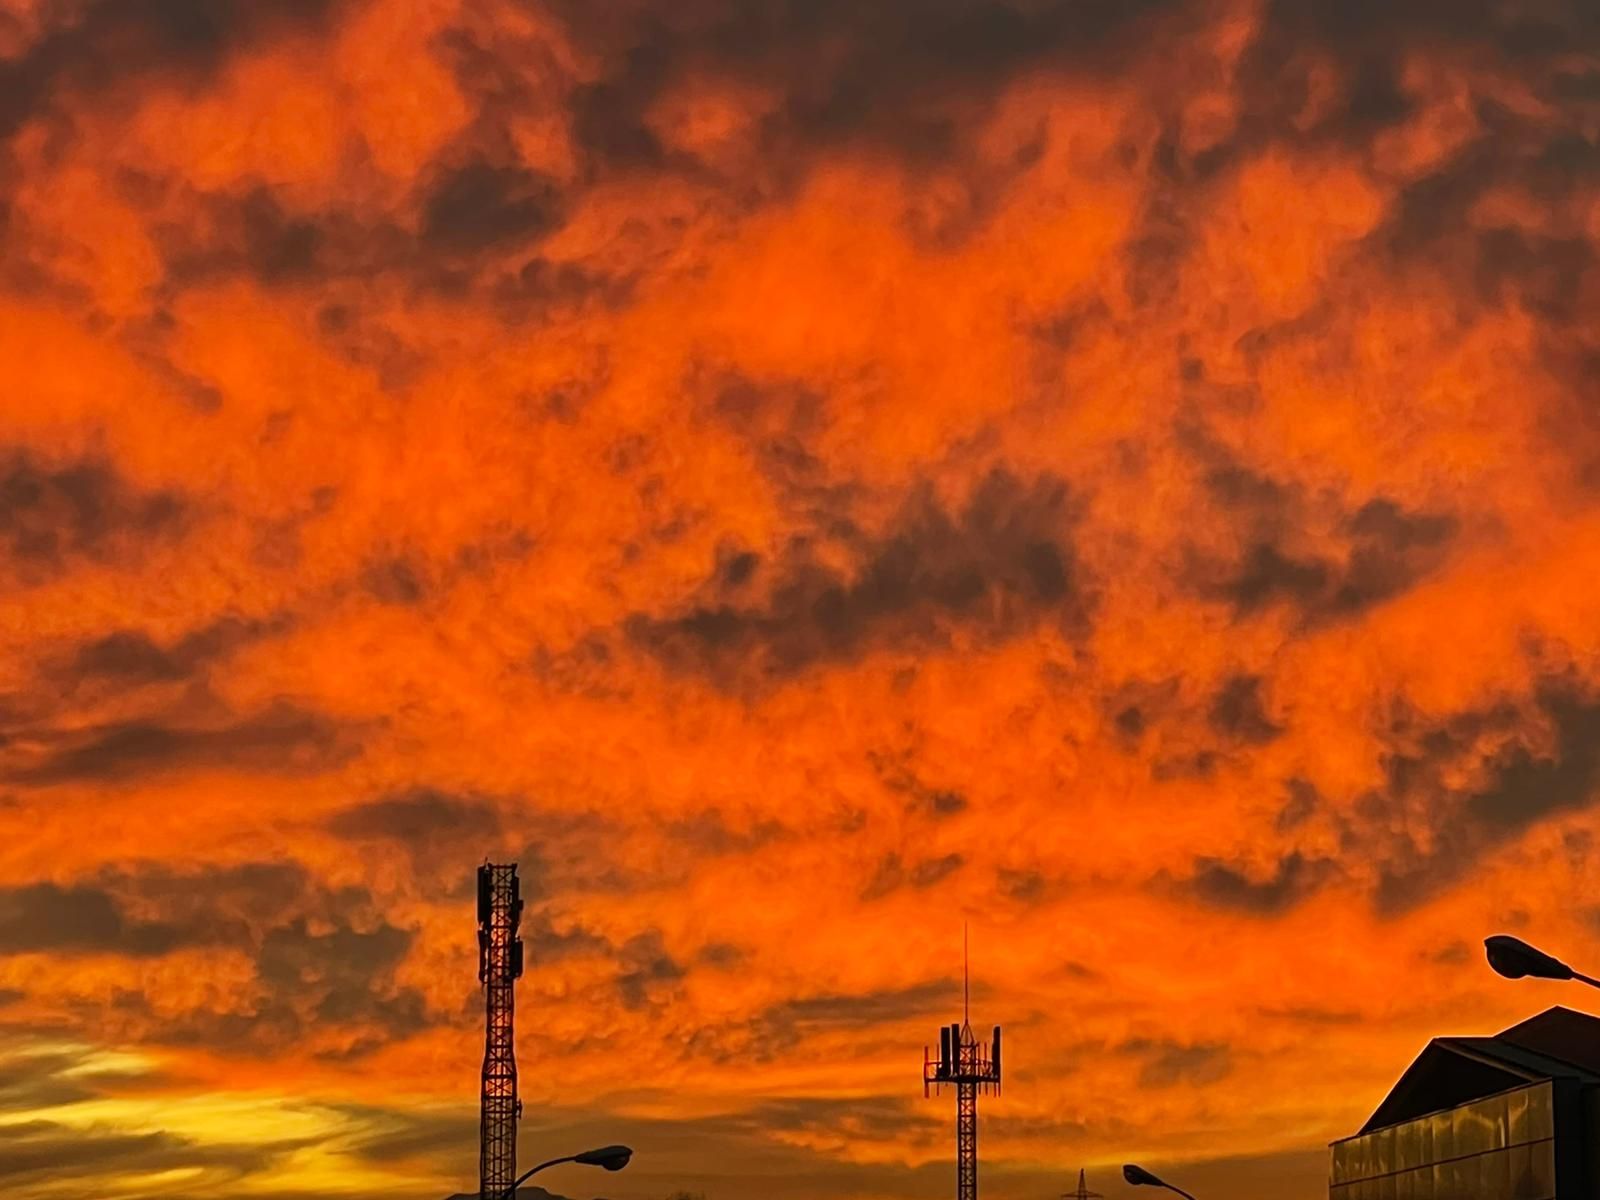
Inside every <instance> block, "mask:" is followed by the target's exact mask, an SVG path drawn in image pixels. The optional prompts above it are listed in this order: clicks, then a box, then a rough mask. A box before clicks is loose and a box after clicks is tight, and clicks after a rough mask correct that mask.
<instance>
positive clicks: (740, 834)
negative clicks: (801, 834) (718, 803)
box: [666, 808, 789, 856]
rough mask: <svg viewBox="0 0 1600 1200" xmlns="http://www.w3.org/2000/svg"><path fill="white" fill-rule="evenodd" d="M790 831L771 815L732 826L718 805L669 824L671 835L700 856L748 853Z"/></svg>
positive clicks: (667, 828) (668, 832) (669, 834)
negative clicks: (737, 826)
mask: <svg viewBox="0 0 1600 1200" xmlns="http://www.w3.org/2000/svg"><path fill="white" fill-rule="evenodd" d="M788 833H789V830H788V828H787V827H786V826H785V825H784V824H783V822H781V821H778V820H776V819H773V818H770V817H769V818H765V819H762V820H758V821H754V822H751V823H750V824H748V825H747V826H745V827H743V828H733V827H730V826H729V825H728V823H727V821H726V819H725V818H724V817H723V815H722V811H721V810H720V809H716V808H711V809H706V810H704V811H702V812H698V813H696V814H694V815H693V816H691V817H685V818H683V819H682V820H677V821H672V822H669V823H668V824H667V826H666V834H667V836H668V837H670V838H672V839H673V840H674V841H676V842H682V843H684V845H685V846H686V847H687V848H688V849H690V850H691V851H693V852H694V853H695V854H696V855H700V856H708V855H717V854H748V853H749V852H750V851H752V850H756V849H759V848H760V847H762V846H765V845H767V844H769V843H771V842H773V841H776V840H778V839H779V838H782V837H785V836H787V834H788Z"/></svg>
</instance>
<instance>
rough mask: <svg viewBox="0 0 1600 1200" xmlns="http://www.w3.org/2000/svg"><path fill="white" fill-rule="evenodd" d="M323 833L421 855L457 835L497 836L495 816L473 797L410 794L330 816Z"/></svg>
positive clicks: (423, 791) (424, 791) (422, 792)
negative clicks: (399, 846)
mask: <svg viewBox="0 0 1600 1200" xmlns="http://www.w3.org/2000/svg"><path fill="white" fill-rule="evenodd" d="M327 828H328V831H329V832H330V833H333V834H335V835H337V836H338V837H342V838H350V839H352V840H355V841H369V840H372V841H375V840H392V841H397V842H404V843H406V844H408V845H410V846H413V847H415V848H416V849H418V850H426V849H427V848H428V847H429V846H431V845H436V844H437V843H438V842H439V841H440V840H446V841H449V840H454V839H455V838H458V837H460V836H462V835H463V834H467V835H470V836H472V837H475V838H478V839H480V840H484V841H492V840H493V839H494V837H495V836H496V835H497V834H498V832H499V830H500V815H499V813H498V812H497V811H496V810H495V808H494V807H493V806H492V805H491V804H489V802H488V801H487V800H484V799H481V798H479V797H474V796H458V795H455V794H453V793H450V792H443V791H439V790H437V789H435V788H413V789H411V790H409V791H404V792H398V793H395V794H393V795H388V796H384V797H381V798H380V799H377V800H372V801H369V802H367V803H365V804H358V805H356V806H355V807H353V808H347V809H344V810H342V811H341V812H338V813H335V814H334V815H333V816H332V817H330V818H329V819H328V823H327Z"/></svg>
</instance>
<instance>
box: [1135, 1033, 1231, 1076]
mask: <svg viewBox="0 0 1600 1200" xmlns="http://www.w3.org/2000/svg"><path fill="white" fill-rule="evenodd" d="M1117 1050H1118V1052H1119V1053H1122V1054H1129V1055H1132V1056H1134V1057H1136V1058H1139V1059H1142V1060H1143V1063H1142V1065H1141V1066H1140V1068H1139V1086H1140V1087H1142V1088H1169V1087H1176V1086H1177V1085H1179V1084H1187V1085H1189V1086H1191V1087H1204V1086H1205V1085H1207V1084H1212V1083H1216V1082H1217V1081H1218V1080H1220V1079H1223V1078H1225V1077H1226V1076H1228V1075H1230V1074H1231V1073H1232V1072H1233V1052H1232V1050H1231V1049H1230V1047H1228V1046H1227V1045H1226V1044H1225V1043H1222V1042H1199V1043H1195V1044H1193V1045H1185V1044H1183V1043H1180V1042H1173V1041H1168V1040H1165V1039H1159V1040H1152V1039H1148V1038H1135V1039H1132V1040H1130V1041H1127V1042H1124V1043H1123V1044H1122V1045H1120V1046H1118V1047H1117Z"/></svg>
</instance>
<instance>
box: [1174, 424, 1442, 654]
mask: <svg viewBox="0 0 1600 1200" xmlns="http://www.w3.org/2000/svg"><path fill="white" fill-rule="evenodd" d="M1182 436H1183V439H1184V441H1185V443H1186V444H1187V445H1188V446H1189V447H1190V449H1191V450H1192V451H1193V452H1194V453H1195V454H1196V455H1197V456H1198V457H1199V458H1201V459H1202V461H1204V462H1205V463H1206V464H1207V468H1206V470H1205V472H1204V474H1203V476H1202V481H1203V484H1204V487H1205V490H1206V492H1207V493H1208V494H1209V496H1210V497H1211V499H1212V501H1213V502H1214V503H1215V505H1216V506H1217V508H1218V510H1219V512H1220V514H1221V515H1222V516H1223V518H1224V519H1225V520H1226V521H1227V523H1228V525H1229V526H1231V527H1232V528H1233V529H1234V530H1235V531H1236V534H1237V541H1238V544H1239V549H1238V551H1237V552H1235V553H1233V554H1232V555H1231V556H1226V557H1224V556H1218V555H1215V554H1210V553H1207V552H1203V551H1198V550H1196V551H1194V552H1193V553H1191V555H1190V557H1189V561H1188V564H1187V568H1186V572H1185V574H1186V581H1187V583H1188V584H1189V585H1190V586H1191V587H1192V588H1194V589H1195V590H1196V591H1198V592H1199V593H1200V594H1202V595H1206V596H1209V597H1212V598H1215V599H1218V600H1222V601H1224V602H1226V603H1227V604H1228V605H1230V606H1231V607H1232V609H1233V611H1234V613H1235V615H1236V616H1238V617H1241V618H1243V617H1251V616H1255V615H1258V614H1260V613H1262V612H1265V611H1270V610H1273V609H1276V608H1279V607H1284V608H1287V609H1288V610H1289V611H1290V612H1291V613H1293V614H1295V616H1296V617H1297V620H1298V623H1299V624H1300V625H1302V626H1304V627H1314V626H1317V625H1322V624H1326V623H1328V622H1332V621H1339V620H1347V619H1350V618H1353V617H1358V616H1360V615H1361V614H1362V613H1365V612H1367V611H1368V610H1370V609H1372V608H1374V607H1376V606H1377V605H1380V604H1382V603H1384V602H1385V601H1387V600H1391V599H1393V598H1395V597H1396V596H1399V595H1401V594H1402V593H1404V592H1405V591H1406V590H1407V589H1409V588H1411V587H1413V586H1414V585H1416V584H1417V583H1418V582H1420V581H1421V580H1422V579H1424V578H1426V577H1427V576H1428V575H1430V574H1432V573H1434V572H1436V571H1437V570H1439V569H1440V567H1441V566H1442V565H1443V563H1444V561H1445V558H1446V555H1447V553H1448V551H1449V549H1450V544H1451V542H1452V540H1453V539H1454V537H1455V535H1456V532H1457V528H1458V522H1457V520H1456V518H1455V517H1453V516H1451V515H1449V514H1444V513H1429V512H1411V511H1407V510H1406V509H1404V508H1403V507H1402V506H1401V505H1399V504H1398V503H1396V502H1395V501H1394V500H1392V499H1390V498H1389V497H1385V496H1378V497H1374V498H1372V499H1370V500H1368V501H1366V502H1365V503H1363V504H1362V505H1361V506H1360V507H1359V508H1356V509H1354V510H1350V509H1346V508H1343V507H1341V506H1340V505H1339V504H1338V503H1337V502H1336V501H1334V500H1333V499H1332V498H1330V497H1326V496H1311V495H1307V494H1306V493H1305V492H1304V491H1303V490H1302V489H1300V488H1299V487H1298V486H1296V485H1291V484H1286V483H1282V482H1280V481H1278V480H1275V479H1272V478H1270V477H1269V476H1266V475H1263V474H1261V473H1259V472H1256V471H1254V470H1251V469H1249V468H1247V467H1245V466H1243V465H1241V464H1239V463H1238V462H1236V461H1234V460H1233V459H1232V457H1231V455H1230V453H1229V452H1228V451H1227V450H1226V449H1225V448H1223V447H1221V446H1220V445H1218V444H1217V443H1216V442H1215V441H1213V440H1212V439H1211V437H1210V435H1209V434H1207V433H1206V432H1205V431H1203V430H1200V429H1197V428H1186V429H1185V430H1184V431H1183V435H1182ZM1318 531H1322V532H1324V533H1325V534H1331V535H1332V540H1333V541H1334V542H1335V548H1334V549H1333V550H1332V551H1331V552H1330V550H1329V549H1327V548H1326V546H1325V545H1324V544H1323V543H1324V539H1323V538H1319V537H1318V536H1316V535H1317V533H1318ZM1313 547H1314V548H1313Z"/></svg>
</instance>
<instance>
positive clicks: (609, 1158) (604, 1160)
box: [505, 1146, 633, 1200]
mask: <svg viewBox="0 0 1600 1200" xmlns="http://www.w3.org/2000/svg"><path fill="white" fill-rule="evenodd" d="M632 1157H633V1151H632V1150H630V1149H628V1147H626V1146H601V1147H600V1149H598V1150H585V1151H584V1152H583V1153H582V1154H569V1155H567V1156H566V1157H565V1158H552V1159H551V1160H550V1161H549V1162H542V1163H540V1164H539V1165H538V1166H537V1167H530V1168H528V1170H526V1171H524V1172H523V1173H522V1174H521V1175H519V1176H517V1181H516V1182H515V1183H513V1184H512V1185H511V1187H510V1188H509V1189H508V1190H507V1191H506V1196H505V1200H516V1195H517V1189H518V1188H519V1187H521V1186H522V1185H523V1183H524V1182H526V1180H527V1178H528V1176H530V1175H536V1174H538V1173H539V1172H540V1171H542V1170H544V1169H545V1168H546V1167H553V1166H556V1165H557V1164H559V1163H569V1162H570V1163H582V1164H583V1165H584V1166H586V1167H604V1168H605V1169H606V1170H607V1171H620V1170H622V1168H623V1167H625V1166H627V1165H628V1160H629V1159H630V1158H632Z"/></svg>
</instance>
